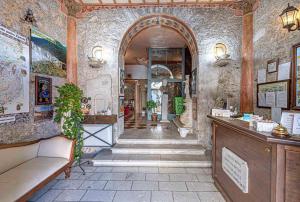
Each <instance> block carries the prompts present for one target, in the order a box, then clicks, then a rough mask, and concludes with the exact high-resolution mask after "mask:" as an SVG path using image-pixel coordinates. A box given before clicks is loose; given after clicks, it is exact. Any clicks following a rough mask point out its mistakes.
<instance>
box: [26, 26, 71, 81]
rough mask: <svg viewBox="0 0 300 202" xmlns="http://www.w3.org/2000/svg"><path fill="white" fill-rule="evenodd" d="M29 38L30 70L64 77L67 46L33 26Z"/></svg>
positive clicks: (65, 75) (65, 73) (65, 74)
mask: <svg viewBox="0 0 300 202" xmlns="http://www.w3.org/2000/svg"><path fill="white" fill-rule="evenodd" d="M30 39H31V71H32V72H33V73H39V74H45V75H50V76H57V77H63V78H66V77H67V65H66V63H67V47H66V46H65V45H64V44H62V43H60V42H59V41H57V40H56V39H54V38H52V37H50V36H48V35H46V34H44V33H42V32H40V31H38V30H37V29H36V28H34V27H33V28H32V29H31V35H30Z"/></svg>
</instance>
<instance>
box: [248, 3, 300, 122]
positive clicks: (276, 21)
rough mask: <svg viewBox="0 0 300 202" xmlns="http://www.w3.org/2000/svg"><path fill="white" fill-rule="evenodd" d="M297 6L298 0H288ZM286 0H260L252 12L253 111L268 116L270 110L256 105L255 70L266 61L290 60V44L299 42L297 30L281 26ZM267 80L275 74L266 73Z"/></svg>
mask: <svg viewBox="0 0 300 202" xmlns="http://www.w3.org/2000/svg"><path fill="white" fill-rule="evenodd" d="M288 2H289V3H290V4H291V5H293V6H295V7H297V8H299V7H300V2H299V0H289V1H288ZM288 2H287V1H286V0H261V1H260V4H259V7H258V9H257V10H256V11H255V12H254V39H253V43H254V78H255V82H254V107H255V113H257V114H259V115H264V116H265V117H268V118H270V116H271V110H270V109H263V108H257V107H256V91H257V89H256V83H257V70H258V69H259V68H266V66H267V61H268V60H271V59H274V58H279V60H280V62H279V63H280V64H281V63H286V62H289V61H291V60H292V46H293V45H294V44H297V43H299V42H300V33H299V31H295V32H290V33H289V32H288V31H287V30H285V29H283V28H282V23H281V19H280V17H279V15H280V14H281V13H282V11H283V10H284V9H285V8H286V7H287V3H288ZM268 76H269V81H272V80H274V79H272V77H273V78H274V77H275V78H276V75H273V76H272V75H268Z"/></svg>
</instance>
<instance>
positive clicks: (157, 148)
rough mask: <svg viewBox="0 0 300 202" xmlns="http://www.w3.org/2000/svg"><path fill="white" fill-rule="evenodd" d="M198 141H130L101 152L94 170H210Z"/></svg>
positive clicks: (207, 158) (128, 139)
mask: <svg viewBox="0 0 300 202" xmlns="http://www.w3.org/2000/svg"><path fill="white" fill-rule="evenodd" d="M197 143H198V142H197V139H196V138H195V139H192V138H187V139H182V138H180V139H179V138H175V139H170V138H169V139H157V138H141V139H140V138H139V139H134V138H127V137H126V135H123V136H121V137H120V138H119V139H118V141H117V144H116V145H115V146H114V147H113V148H111V149H106V150H102V151H101V152H100V153H99V154H98V155H97V156H96V157H95V158H94V159H93V160H92V162H93V165H94V166H153V167H211V158H210V155H209V154H208V153H209V152H206V150H205V148H203V147H202V146H201V145H198V144H197Z"/></svg>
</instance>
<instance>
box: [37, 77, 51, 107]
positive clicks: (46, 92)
mask: <svg viewBox="0 0 300 202" xmlns="http://www.w3.org/2000/svg"><path fill="white" fill-rule="evenodd" d="M51 104H52V79H51V78H47V77H41V76H35V105H51Z"/></svg>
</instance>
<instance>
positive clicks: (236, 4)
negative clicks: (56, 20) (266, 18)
mask: <svg viewBox="0 0 300 202" xmlns="http://www.w3.org/2000/svg"><path fill="white" fill-rule="evenodd" d="M58 1H60V2H61V3H62V5H63V6H64V8H65V10H66V13H67V14H68V15H70V16H74V17H81V16H83V15H84V14H85V13H88V12H91V11H94V10H99V9H114V8H143V7H192V8H212V7H214V8H215V7H217V8H218V7H229V8H232V9H234V10H237V11H242V13H243V14H246V13H249V12H252V11H253V10H254V9H255V8H256V7H257V5H258V2H259V0H58Z"/></svg>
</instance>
